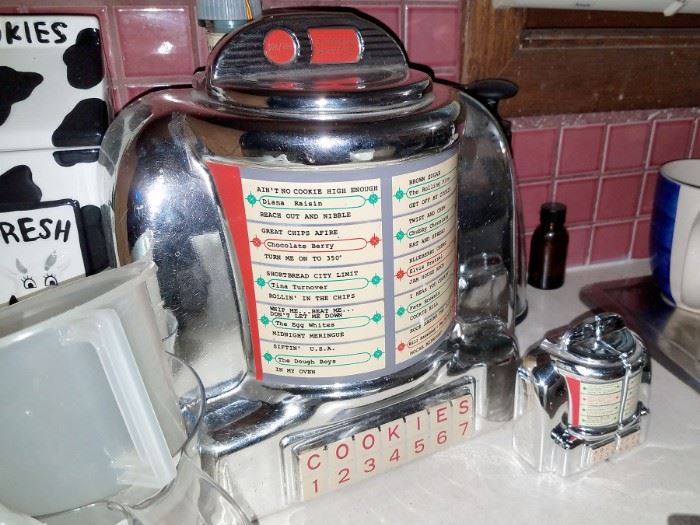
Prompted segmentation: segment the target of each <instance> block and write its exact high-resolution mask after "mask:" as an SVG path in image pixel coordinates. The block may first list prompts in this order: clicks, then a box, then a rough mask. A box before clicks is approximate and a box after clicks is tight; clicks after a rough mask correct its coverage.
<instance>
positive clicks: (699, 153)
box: [690, 120, 700, 159]
mask: <svg viewBox="0 0 700 525" xmlns="http://www.w3.org/2000/svg"><path fill="white" fill-rule="evenodd" d="M690 156H691V157H692V158H694V159H700V120H696V121H695V138H694V139H693V152H692V153H691V155H690Z"/></svg>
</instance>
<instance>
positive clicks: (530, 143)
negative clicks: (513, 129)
mask: <svg viewBox="0 0 700 525" xmlns="http://www.w3.org/2000/svg"><path fill="white" fill-rule="evenodd" d="M558 132H559V130H557V129H536V130H529V131H519V132H517V133H514V134H513V156H514V160H515V173H516V176H517V178H518V180H519V181H525V180H527V179H538V178H545V177H551V175H552V174H553V173H554V159H555V157H556V144H557V136H558Z"/></svg>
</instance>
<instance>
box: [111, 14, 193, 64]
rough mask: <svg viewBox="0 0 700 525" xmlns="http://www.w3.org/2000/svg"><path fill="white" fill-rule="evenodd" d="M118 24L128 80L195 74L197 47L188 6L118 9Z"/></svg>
mask: <svg viewBox="0 0 700 525" xmlns="http://www.w3.org/2000/svg"><path fill="white" fill-rule="evenodd" d="M116 22H117V32H118V34H119V41H120V43H121V51H122V55H123V57H124V75H125V76H126V77H153V76H155V77H162V76H170V75H173V76H174V75H189V74H192V71H193V70H194V46H193V44H192V34H191V32H192V23H191V20H190V16H189V7H188V6H183V7H178V8H172V9H162V8H161V9H141V8H118V9H117V10H116Z"/></svg>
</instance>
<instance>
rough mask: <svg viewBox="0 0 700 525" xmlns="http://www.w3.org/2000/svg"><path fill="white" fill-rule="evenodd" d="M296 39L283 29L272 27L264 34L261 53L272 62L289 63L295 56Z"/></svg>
mask: <svg viewBox="0 0 700 525" xmlns="http://www.w3.org/2000/svg"><path fill="white" fill-rule="evenodd" d="M298 50H299V46H298V44H297V41H296V39H295V38H294V36H292V35H291V34H290V33H288V32H287V31H285V30H284V29H273V30H272V31H270V32H269V33H267V34H266V35H265V39H264V40H263V53H264V54H265V58H267V59H268V60H269V61H270V62H272V63H273V64H289V63H290V62H293V61H294V59H295V58H296V57H297V52H298Z"/></svg>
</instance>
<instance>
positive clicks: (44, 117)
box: [0, 15, 110, 305]
mask: <svg viewBox="0 0 700 525" xmlns="http://www.w3.org/2000/svg"><path fill="white" fill-rule="evenodd" d="M0 33H1V34H0V85H2V86H3V89H2V90H0V305H3V304H7V303H13V302H15V301H16V300H18V299H19V298H21V297H22V296H25V295H28V294H30V293H33V292H36V291H38V290H41V289H43V288H46V287H48V286H55V285H57V284H60V283H61V282H63V281H65V280H67V279H72V278H75V277H80V276H84V275H89V274H91V273H95V272H97V271H99V270H101V269H103V268H105V267H106V266H107V256H106V250H105V242H104V238H103V235H102V225H101V213H100V209H99V208H100V206H102V205H103V204H105V203H106V202H107V200H108V193H107V192H106V191H105V188H107V187H108V184H109V179H108V175H107V174H106V172H105V171H104V170H103V169H100V168H99V166H98V163H97V158H98V152H99V146H100V142H101V141H102V136H103V135H104V132H105V130H106V128H107V125H108V123H109V115H110V109H109V106H108V104H107V102H106V100H107V96H106V95H107V82H106V80H105V70H104V67H103V61H102V49H101V44H100V27H99V23H98V20H97V18H95V17H91V16H62V15H32V16H1V17H0Z"/></svg>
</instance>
